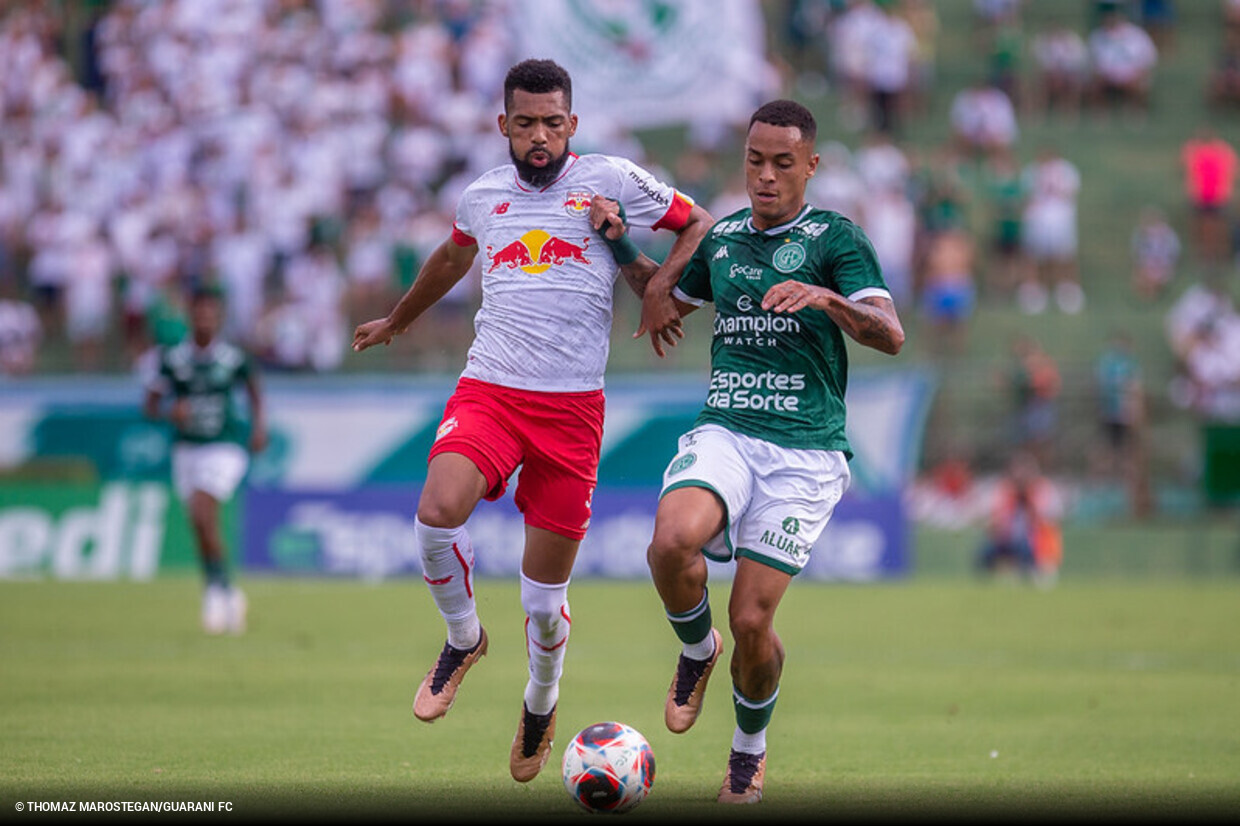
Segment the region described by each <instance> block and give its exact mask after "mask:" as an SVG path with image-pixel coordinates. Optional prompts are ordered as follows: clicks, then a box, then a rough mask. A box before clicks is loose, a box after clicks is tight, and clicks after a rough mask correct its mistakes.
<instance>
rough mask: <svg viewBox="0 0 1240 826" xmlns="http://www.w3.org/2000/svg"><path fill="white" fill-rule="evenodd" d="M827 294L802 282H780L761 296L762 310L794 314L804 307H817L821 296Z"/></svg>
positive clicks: (820, 288) (791, 280)
mask: <svg viewBox="0 0 1240 826" xmlns="http://www.w3.org/2000/svg"><path fill="white" fill-rule="evenodd" d="M825 292H829V291H827V290H824V289H823V288H822V287H815V286H814V285H812V284H806V283H805V282H803V281H796V280H794V279H789V280H787V281H782V282H780V283H778V284H776V285H774V286H773V287H771V288H770V289H769V290H767V291H766V295H764V296H762V309H764V310H768V311H770V312H775V313H795V312H796V311H797V310H803V309H805V308H806V307H815V306H818V303H819V302H820V299H822V297H823V294H824V293H825Z"/></svg>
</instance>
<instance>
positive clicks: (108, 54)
mask: <svg viewBox="0 0 1240 826" xmlns="http://www.w3.org/2000/svg"><path fill="white" fill-rule="evenodd" d="M1211 2H1212V4H1213V5H1215V6H1216V8H1217V10H1218V11H1217V13H1218V25H1219V30H1220V31H1221V32H1222V35H1221V37H1220V40H1219V43H1220V44H1221V45H1220V46H1219V49H1218V52H1217V53H1216V54H1214V55H1212V56H1211V63H1210V65H1211V69H1210V72H1209V77H1208V78H1206V80H1205V83H1204V87H1203V88H1202V89H1201V90H1194V91H1200V92H1201V93H1202V94H1204V95H1205V97H1206V102H1207V105H1208V106H1209V107H1216V108H1220V109H1236V110H1240V0H1211ZM522 5H523V4H513V3H510V2H501V1H500V0H493V1H492V2H471V0H418V1H411V2H394V0H212V2H209V3H204V2H198V0H160V1H159V2H144V1H143V0H114V1H113V2H107V1H106V0H99V2H94V3H79V4H74V3H72V2H68V1H67V0H66V2H59V3H42V2H37V1H36V0H5V1H4V2H2V3H0V369H3V371H4V372H6V373H10V374H23V373H28V372H31V371H38V370H39V369H40V358H39V355H40V346H41V344H45V343H49V342H65V343H67V345H68V350H69V352H70V353H71V354H72V356H71V365H70V366H69V368H70V369H76V370H82V371H95V370H103V371H116V370H125V369H130V368H131V367H132V366H133V365H134V364H135V362H136V361H137V359H138V358H139V357H140V355H141V354H142V353H144V352H146V351H147V350H148V349H149V348H150V347H151V346H152V345H153V344H157V343H160V342H163V341H169V340H174V339H175V338H177V337H178V336H179V335H180V334H181V332H182V331H183V304H184V296H186V295H187V294H188V290H189V289H190V288H192V287H193V285H195V284H196V283H198V282H201V281H206V280H211V281H216V282H218V283H219V284H221V285H222V286H223V287H224V289H225V290H226V292H227V295H228V301H229V314H228V329H227V331H226V332H227V334H228V335H229V336H231V337H232V338H233V339H235V340H237V341H239V342H240V343H242V344H244V345H245V346H247V347H249V348H250V349H251V350H252V351H253V352H255V353H256V354H257V355H258V357H259V358H260V359H261V360H262V361H263V363H264V364H266V365H268V366H270V367H272V368H279V369H287V370H304V371H315V372H330V371H333V370H337V369H339V368H340V367H341V364H342V362H343V360H344V359H345V356H346V353H347V351H348V340H349V338H350V335H351V331H352V328H353V325H354V324H356V323H357V322H359V321H362V320H365V319H367V318H372V317H375V316H377V315H380V314H383V313H385V312H386V311H387V309H388V308H389V307H390V306H391V304H392V302H393V301H394V300H395V299H396V298H397V297H398V296H399V295H400V294H401V293H402V292H403V291H404V290H405V289H406V288H407V287H408V285H409V284H410V283H411V282H412V279H413V278H414V276H415V275H416V272H417V268H418V266H419V264H420V262H421V261H422V260H423V259H424V258H425V256H426V255H427V254H428V253H429V251H430V250H431V249H433V247H434V246H435V245H436V244H438V243H439V242H440V241H441V240H442V239H443V238H444V237H446V236H447V234H448V232H449V231H450V227H451V221H452V217H453V214H454V210H455V205H456V200H457V195H458V193H459V192H460V190H461V189H462V188H463V186H464V185H465V184H467V183H468V182H469V181H470V180H472V179H473V178H474V177H476V176H477V175H478V174H480V173H481V172H483V171H485V170H486V169H489V168H491V167H493V166H495V165H497V164H500V163H504V162H506V161H507V153H506V146H505V144H504V142H503V141H502V140H500V139H498V138H497V136H496V134H495V116H496V114H497V113H498V112H499V111H500V109H501V108H502V101H501V87H502V81H503V76H504V73H505V71H506V70H507V68H508V66H509V65H511V63H512V62H514V60H516V59H519V58H520V57H523V56H524V55H520V54H517V53H516V50H515V47H514V45H513V41H512V38H511V36H510V34H509V23H510V16H511V15H512V14H513V13H514V10H515V9H517V8H519V7H522ZM1031 5H1032V4H1031V3H1030V2H1028V0H972V2H971V6H972V9H971V12H972V25H973V27H974V30H973V32H972V33H971V36H972V37H973V38H975V46H976V50H977V52H978V54H979V55H982V56H983V65H984V67H985V69H984V71H980V72H978V73H977V75H976V77H974V78H973V79H972V80H973V82H971V83H968V84H966V85H965V86H963V87H962V88H959V89H955V90H944V89H943V88H942V87H941V85H939V80H938V75H937V63H938V55H937V53H936V49H937V46H938V43H939V39H940V36H941V30H940V27H941V21H940V19H939V15H938V11H937V10H936V5H935V3H934V2H931V1H930V0H789V2H784V3H780V4H778V8H779V11H778V12H777V13H776V14H775V15H774V17H773V18H772V17H771V16H770V15H768V19H774V20H775V21H776V25H777V26H778V27H779V28H778V30H777V31H773V32H771V35H772V37H776V38H778V39H779V42H780V43H781V44H785V45H784V47H783V49H782V50H781V51H779V52H775V51H772V52H771V54H770V55H769V65H768V66H767V67H765V68H766V71H767V72H768V74H769V80H765V79H764V80H763V82H762V83H760V84H758V86H759V92H760V97H761V98H762V99H769V98H771V97H776V96H780V95H783V94H792V95H796V94H798V93H799V92H800V91H805V90H809V91H813V89H814V88H815V87H816V86H817V88H819V90H820V91H821V90H823V89H827V88H830V89H832V90H834V91H835V93H836V94H835V97H834V99H835V100H836V101H838V111H836V112H833V113H832V118H833V121H832V123H831V128H828V129H824V130H823V135H824V139H823V142H822V143H821V145H820V146H819V151H820V154H821V158H822V161H821V167H820V169H819V172H818V174H817V176H816V177H815V178H814V179H813V181H812V185H811V188H810V193H809V196H810V198H811V200H812V201H813V202H814V203H815V204H816V205H817V206H820V207H824V208H829V209H835V210H838V211H840V212H842V213H843V214H845V215H848V216H849V217H851V218H853V219H854V220H855V221H857V222H858V223H859V224H861V225H862V226H863V227H864V228H865V230H866V232H867V234H868V235H869V236H870V238H871V239H872V240H873V242H874V245H875V248H876V251H877V252H878V255H879V258H880V261H881V263H882V265H883V268H884V272H885V274H886V277H887V279H888V281H889V283H890V285H891V287H892V290H893V293H894V295H895V297H896V300H897V303H898V305H899V306H900V307H901V310H902V312H903V313H905V314H913V313H916V314H917V316H918V318H919V319H920V320H922V321H924V322H925V324H926V325H927V329H928V330H929V332H930V335H929V336H928V337H927V338H926V346H927V348H928V349H929V351H930V353H931V355H932V357H934V358H938V359H944V360H949V359H951V358H953V357H954V356H956V355H959V354H960V353H962V352H964V350H965V348H966V347H967V346H968V329H969V322H970V319H971V318H972V316H973V315H974V314H975V312H976V311H977V308H978V304H979V300H981V299H982V298H983V297H984V298H985V299H986V300H999V301H1011V302H1012V304H1013V305H1014V306H1016V307H1018V308H1019V311H1020V312H1022V313H1027V314H1039V313H1045V312H1061V313H1069V314H1076V313H1081V312H1082V311H1084V310H1085V309H1086V308H1087V307H1088V305H1089V300H1090V299H1089V295H1088V293H1087V291H1086V290H1085V289H1083V287H1082V283H1081V279H1080V273H1079V264H1078V262H1079V245H1080V241H1079V228H1078V223H1079V218H1078V215H1077V208H1078V206H1077V204H1078V197H1079V193H1080V190H1081V187H1082V178H1083V176H1087V175H1088V174H1089V173H1088V171H1087V170H1082V169H1080V168H1078V167H1077V165H1076V164H1074V163H1073V161H1072V160H1070V159H1068V158H1066V157H1063V156H1062V155H1060V154H1059V151H1058V148H1057V147H1056V146H1054V145H1050V144H1047V145H1045V146H1040V147H1038V151H1037V154H1036V157H1034V158H1031V159H1029V160H1028V161H1027V162H1021V161H1020V160H1019V158H1018V155H1017V154H1016V153H1015V152H1014V151H1013V150H1014V146H1015V145H1016V142H1017V140H1018V138H1019V136H1020V130H1021V128H1022V125H1023V124H1028V123H1032V122H1044V121H1045V119H1047V118H1058V119H1060V122H1062V123H1065V124H1072V123H1075V122H1076V121H1078V120H1082V119H1106V120H1113V121H1114V122H1117V123H1124V124H1128V125H1130V126H1131V127H1132V128H1135V129H1139V128H1141V125H1142V124H1143V123H1144V121H1145V119H1146V118H1147V117H1148V113H1149V106H1150V100H1149V97H1150V89H1151V85H1152V80H1153V78H1154V77H1155V76H1156V73H1157V72H1158V70H1159V60H1160V54H1162V53H1165V52H1166V51H1167V50H1169V49H1173V48H1175V47H1176V42H1175V38H1176V33H1177V28H1176V24H1177V16H1176V4H1174V3H1173V2H1172V0H1161V1H1158V0H1083V2H1082V4H1081V14H1080V15H1079V19H1078V22H1077V23H1076V24H1073V23H1072V21H1063V20H1059V21H1056V22H1055V23H1054V24H1053V25H1044V26H1039V27H1038V28H1036V29H1034V28H1031V27H1030V26H1028V25H1026V23H1025V19H1024V18H1025V16H1026V14H1027V13H1028V10H1029V7H1030V6H1031ZM70 10H71V11H73V12H74V14H69V13H68V11H70ZM525 10H526V11H528V6H525ZM71 24H72V25H71ZM763 77H764V78H765V77H766V75H764V76H763ZM790 90H792V91H790ZM933 93H937V94H939V95H948V96H950V109H949V118H950V134H951V137H950V139H949V140H948V141H946V142H944V143H943V144H942V145H941V146H936V147H934V148H933V149H926V148H925V147H924V146H923V147H915V146H913V145H912V144H910V143H908V142H906V141H905V140H904V135H905V132H906V130H907V129H908V126H909V124H911V123H914V122H915V121H916V119H918V118H920V117H924V115H925V113H926V111H927V100H928V99H929V98H930V96H931V95H932V94H933ZM760 102H761V100H759V99H755V101H754V104H755V105H756V104H757V103H760ZM688 126H689V127H690V128H689V130H688V135H689V137H688V142H687V146H686V150H685V151H684V152H683V153H682V154H681V156H680V157H679V159H678V160H677V161H676V162H675V164H674V165H672V168H669V169H662V168H661V167H659V165H658V164H657V162H656V161H655V159H653V158H651V157H649V156H648V155H647V154H646V153H645V151H644V149H643V146H642V144H641V142H640V141H639V140H638V139H637V137H636V136H635V135H634V134H631V133H626V132H624V131H623V130H611V131H609V132H608V133H607V134H605V135H600V134H594V135H590V134H589V133H588V132H587V131H586V130H583V135H582V137H581V139H579V140H578V141H576V142H575V143H574V146H573V148H574V150H575V151H578V152H585V151H602V152H608V153H615V154H621V155H626V156H628V157H631V158H633V159H634V160H637V161H638V162H640V163H643V164H645V165H647V166H648V167H650V168H651V169H652V170H653V171H656V172H657V173H658V174H660V175H661V176H665V177H666V179H667V180H669V181H671V182H673V183H675V184H676V185H677V186H678V187H680V188H681V189H683V190H684V191H686V192H688V193H690V194H691V195H693V196H694V197H695V198H697V199H698V200H699V201H701V202H702V203H703V204H704V205H705V206H706V207H707V208H708V209H709V210H711V212H712V213H713V214H714V215H715V216H716V217H721V216H722V215H725V214H727V213H728V212H730V211H732V210H733V209H735V208H738V207H741V206H744V205H745V204H746V203H747V202H746V197H745V192H744V182H743V179H741V178H740V177H738V176H737V175H734V174H733V173H734V172H738V171H739V170H735V169H734V167H735V166H738V165H735V164H734V163H733V161H732V160H731V155H728V156H727V157H724V158H722V159H721V157H720V155H719V153H720V152H721V151H723V150H725V149H726V150H729V151H731V150H730V148H731V147H733V146H735V145H738V142H739V140H740V135H741V132H742V129H741V127H742V126H743V124H742V125H740V126H738V127H737V128H736V130H735V134H726V133H725V134H720V133H719V131H718V130H717V129H714V130H712V129H709V128H700V129H698V128H695V125H693V124H688ZM706 126H710V125H709V124H707V125H706ZM716 126H717V125H716ZM841 129H842V130H843V132H845V133H847V134H848V135H849V136H851V137H852V138H855V140H851V141H850V142H852V143H854V147H853V148H851V149H850V148H849V147H848V146H847V145H846V143H845V142H844V141H843V140H841V139H839V138H840V136H841ZM1182 164H1183V175H1184V186H1185V195H1184V197H1187V198H1188V199H1189V200H1190V201H1191V202H1192V215H1193V223H1192V226H1191V232H1190V234H1189V235H1188V236H1187V237H1184V238H1181V237H1180V235H1179V234H1177V232H1176V230H1175V229H1173V228H1172V226H1171V223H1170V222H1169V220H1168V216H1167V210H1166V207H1165V205H1159V204H1148V205H1146V207H1145V209H1144V210H1143V211H1142V212H1141V218H1140V221H1139V222H1138V223H1137V225H1136V226H1134V227H1133V232H1132V238H1131V262H1132V273H1131V278H1132V285H1131V289H1132V291H1133V294H1134V295H1136V296H1138V297H1141V298H1144V299H1147V300H1152V299H1155V298H1158V297H1159V296H1161V295H1163V294H1164V292H1165V291H1166V290H1167V288H1168V285H1169V283H1170V282H1171V281H1172V280H1173V279H1174V277H1175V274H1176V271H1177V268H1178V267H1180V266H1181V265H1182V262H1183V261H1184V260H1185V259H1188V258H1191V260H1192V261H1193V262H1194V265H1195V267H1196V268H1197V270H1198V271H1200V272H1203V273H1205V274H1206V275H1207V276H1209V277H1208V278H1207V279H1205V280H1204V281H1203V284H1202V285H1200V286H1199V287H1198V288H1196V289H1194V290H1192V291H1190V292H1188V293H1186V294H1185V296H1184V297H1183V299H1182V300H1181V301H1179V302H1178V303H1177V305H1176V307H1175V309H1174V310H1173V311H1172V312H1171V313H1170V314H1169V316H1168V319H1167V336H1168V342H1169V345H1170V347H1171V348H1172V350H1173V352H1174V353H1175V355H1176V357H1177V358H1178V359H1179V361H1180V365H1181V368H1180V373H1181V375H1180V380H1179V381H1178V383H1177V384H1176V386H1175V390H1174V393H1173V396H1174V400H1175V401H1176V403H1177V404H1181V405H1182V406H1184V407H1186V408H1189V409H1193V410H1197V411H1199V412H1207V413H1209V414H1210V415H1219V416H1228V415H1230V416H1240V400H1238V399H1240V315H1238V314H1237V311H1236V308H1235V306H1234V304H1233V303H1232V300H1231V298H1230V293H1229V289H1228V288H1227V284H1226V281H1227V278H1228V276H1229V275H1231V276H1233V277H1234V274H1235V272H1236V271H1237V266H1238V265H1237V254H1238V251H1240V234H1238V233H1237V224H1236V221H1235V217H1234V213H1233V210H1234V186H1235V180H1236V177H1237V171H1236V165H1237V164H1236V147H1235V142H1234V140H1231V139H1229V136H1227V135H1223V134H1219V133H1217V132H1215V131H1212V130H1211V129H1209V128H1208V127H1203V128H1202V129H1201V130H1200V132H1199V133H1198V134H1197V135H1195V137H1194V138H1193V139H1192V140H1190V141H1188V142H1187V143H1186V144H1185V146H1184V147H1183V158H1182ZM1177 197H1179V196H1177ZM979 203H980V204H981V205H982V207H984V209H983V210H982V212H981V214H984V215H985V216H986V218H985V221H984V223H983V225H982V226H981V227H980V228H979V226H978V222H977V221H976V220H972V221H970V220H966V214H972V215H974V216H976V215H977V214H978V209H977V207H978V204H979ZM970 210H972V212H971V213H970V212H969V211H970ZM475 276H476V273H475V274H473V275H471V277H469V278H467V279H466V280H465V281H464V282H462V284H461V285H459V287H458V288H457V289H456V290H454V291H453V293H451V294H450V295H449V296H448V297H447V299H445V304H444V306H443V307H441V308H439V309H437V311H436V313H435V314H434V315H435V316H436V318H435V319H434V320H431V319H428V321H427V325H428V327H430V333H429V334H430V335H431V336H433V338H434V340H435V341H437V342H438V343H439V344H440V345H445V346H441V347H438V348H436V349H437V350H438V351H440V352H446V353H448V357H447V359H446V360H445V362H444V363H443V364H441V365H438V366H440V367H443V368H445V369H449V370H450V369H453V368H454V367H455V366H456V364H457V362H458V361H459V355H460V353H462V352H463V349H464V347H465V346H466V344H467V342H468V340H469V337H470V333H471V324H470V317H471V314H472V309H473V307H474V306H476V302H477V299H478V280H477V278H476V277H475ZM1013 392H1015V393H1021V392H1024V391H1020V390H1014V391H1013ZM1041 392H1047V391H1045V390H1038V391H1031V396H1032V397H1035V398H1036V396H1037V394H1038V393H1041Z"/></svg>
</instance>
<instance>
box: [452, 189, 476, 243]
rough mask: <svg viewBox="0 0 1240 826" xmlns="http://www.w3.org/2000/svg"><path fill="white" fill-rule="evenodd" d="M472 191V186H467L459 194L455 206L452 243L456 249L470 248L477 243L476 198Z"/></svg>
mask: <svg viewBox="0 0 1240 826" xmlns="http://www.w3.org/2000/svg"><path fill="white" fill-rule="evenodd" d="M473 190H474V188H473V187H472V186H468V187H466V188H465V191H464V192H462V193H461V199H460V200H459V201H457V204H456V216H455V217H454V218H453V219H452V243H454V244H456V245H457V246H458V247H472V246H473V245H474V244H476V243H478V232H479V229H478V227H477V226H476V225H475V224H476V218H475V216H474V213H475V209H474V207H475V206H476V204H477V198H476V197H474V191H473Z"/></svg>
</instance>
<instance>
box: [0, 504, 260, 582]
mask: <svg viewBox="0 0 1240 826" xmlns="http://www.w3.org/2000/svg"><path fill="white" fill-rule="evenodd" d="M234 510H235V508H233V507H228V508H225V509H224V514H223V517H224V526H225V528H226V529H227V530H229V531H232V530H233V526H234V525H235V522H236V519H235V516H234V513H233V512H234ZM197 564H198V563H197V561H196V555H195V552H194V546H193V541H192V538H191V536H190V531H189V527H188V522H187V519H186V515H185V512H184V509H183V508H182V507H181V504H180V502H178V501H177V500H176V497H175V496H174V495H173V494H172V490H171V489H170V487H169V486H168V485H167V484H164V483H160V482H137V483H127V482H107V483H104V484H61V483H46V482H43V483H31V482H15V481H13V482H4V483H0V579H42V578H46V577H51V578H54V579H76V580H112V579H133V580H146V579H151V578H152V577H154V576H155V575H156V574H157V573H159V572H160V571H169V570H175V569H182V570H184V569H189V568H192V567H196V566H197Z"/></svg>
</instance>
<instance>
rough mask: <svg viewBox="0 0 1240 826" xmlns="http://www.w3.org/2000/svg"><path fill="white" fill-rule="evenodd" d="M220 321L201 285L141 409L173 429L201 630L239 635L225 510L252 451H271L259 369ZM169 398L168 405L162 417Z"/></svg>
mask: <svg viewBox="0 0 1240 826" xmlns="http://www.w3.org/2000/svg"><path fill="white" fill-rule="evenodd" d="M223 318H224V299H223V294H222V293H221V292H220V291H219V289H217V288H215V287H214V286H211V285H204V286H201V287H198V288H196V289H195V290H194V292H193V294H192V296H191V299H190V307H189V335H188V336H186V337H185V338H184V339H182V340H181V341H180V342H178V343H176V344H172V345H170V346H166V347H163V348H161V350H160V352H159V363H158V367H157V369H156V370H155V372H154V374H153V375H152V376H151V378H150V380H149V381H148V382H147V386H146V401H145V404H144V408H143V409H144V412H145V414H146V416H147V417H148V418H151V419H159V418H161V417H162V418H166V419H167V420H168V421H169V422H170V423H171V425H172V428H173V431H174V436H173V439H174V441H173V446H172V481H173V487H174V488H175V489H176V493H177V496H178V497H180V499H181V501H182V502H184V503H185V507H186V509H187V510H188V512H189V519H190V525H191V527H192V528H193V532H194V539H195V542H196V543H197V546H198V556H199V559H200V561H201V562H202V568H203V574H204V578H205V580H206V588H205V589H204V590H203V597H202V626H203V630H204V631H206V632H207V633H208V634H223V633H233V634H239V633H241V632H243V631H244V630H245V622H246V599H245V595H244V594H243V593H242V592H241V590H240V589H239V588H237V587H236V586H235V585H233V584H232V582H231V580H230V577H229V573H228V564H227V559H226V558H225V547H224V538H223V536H222V535H221V532H220V505H221V504H222V503H224V502H227V501H228V500H230V499H231V498H232V496H233V494H234V493H235V492H236V490H237V486H238V485H240V484H241V480H242V479H243V478H244V477H245V474H246V471H247V470H248V468H249V460H250V453H251V452H258V451H261V450H262V449H263V448H264V447H266V445H267V428H266V423H265V415H264V407H263V394H262V392H261V389H260V386H259V380H258V373H257V370H256V368H255V367H254V365H253V363H252V361H251V359H250V357H249V355H248V354H247V353H246V352H245V351H244V350H242V349H241V348H240V347H238V346H237V345H235V344H232V343H231V342H228V341H225V340H223V339H221V338H220V337H219V331H220V327H221V324H222V322H223ZM238 386H244V387H245V390H246V393H247V396H248V400H249V410H250V423H249V434H248V436H247V434H246V432H245V431H246V427H245V422H244V420H243V419H242V417H241V415H240V413H239V411H238V409H237V405H236V403H235V400H234V391H235V390H236V388H237V387H238ZM166 400H170V402H171V403H170V404H168V405H167V413H166V414H165V413H164V412H163V411H164V407H165V401H166ZM247 447H248V450H247Z"/></svg>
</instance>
